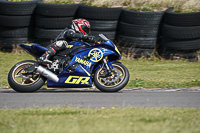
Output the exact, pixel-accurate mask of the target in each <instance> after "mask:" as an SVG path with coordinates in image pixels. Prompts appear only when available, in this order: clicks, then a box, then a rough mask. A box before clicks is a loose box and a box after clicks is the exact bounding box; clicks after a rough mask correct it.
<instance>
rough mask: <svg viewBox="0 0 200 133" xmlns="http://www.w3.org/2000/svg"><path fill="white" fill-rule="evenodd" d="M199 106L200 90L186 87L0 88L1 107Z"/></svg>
mask: <svg viewBox="0 0 200 133" xmlns="http://www.w3.org/2000/svg"><path fill="white" fill-rule="evenodd" d="M58 106H60V107H63V106H69V107H79V108H101V107H106V108H110V107H115V108H121V107H122V108H124V107H197V108H199V107H200V91H199V90H195V91H194V90H193V91H191V90H187V89H169V90H163V89H145V90H134V89H130V90H123V91H119V92H117V93H103V92H100V91H98V90H77V89H75V90H73V89H70V90H69V89H51V90H40V91H37V92H35V93H16V92H15V91H13V90H6V89H3V90H0V108H1V109H2V108H4V109H5V108H34V107H41V108H42V107H58Z"/></svg>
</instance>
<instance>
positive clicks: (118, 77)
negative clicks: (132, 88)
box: [94, 63, 129, 92]
mask: <svg viewBox="0 0 200 133" xmlns="http://www.w3.org/2000/svg"><path fill="white" fill-rule="evenodd" d="M112 65H113V69H112V72H111V73H112V75H111V76H103V74H104V71H105V70H104V69H102V68H98V69H97V71H96V72H95V75H94V84H95V86H96V87H97V88H98V89H99V90H101V91H103V92H117V91H119V90H121V89H123V88H124V87H125V86H126V84H127V83H128V81H129V72H128V69H127V68H126V67H125V66H124V65H122V64H121V63H113V64H112Z"/></svg>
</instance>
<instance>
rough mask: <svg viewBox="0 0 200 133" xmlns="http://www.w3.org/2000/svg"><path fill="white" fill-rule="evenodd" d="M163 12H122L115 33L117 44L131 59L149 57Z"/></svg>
mask: <svg viewBox="0 0 200 133" xmlns="http://www.w3.org/2000/svg"><path fill="white" fill-rule="evenodd" d="M163 14H164V12H136V11H129V10H125V9H124V10H123V11H122V13H121V17H120V21H119V27H118V31H117V35H118V37H117V38H118V43H119V45H120V46H122V47H124V48H123V49H122V50H125V51H127V48H128V49H129V50H128V53H129V54H130V56H131V57H134V58H138V57H141V56H143V57H150V56H151V54H152V53H153V51H154V48H155V46H156V42H157V36H158V31H159V25H160V23H161V19H162V17H163Z"/></svg>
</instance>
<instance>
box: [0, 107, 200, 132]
mask: <svg viewBox="0 0 200 133" xmlns="http://www.w3.org/2000/svg"><path fill="white" fill-rule="evenodd" d="M0 116H1V119H0V131H1V133H11V132H19V133H35V132H36V133H50V132H57V133H64V132H67V133H80V132H81V133H96V132H103V133H112V132H114V133H132V132H136V133H149V132H152V133H173V132H176V133H179V132H180V133H189V132H190V133H197V132H200V127H199V123H200V109H198V108H124V109H120V108H117V109H116V108H114V107H112V108H109V109H105V108H103V107H102V108H101V109H77V108H68V107H64V108H60V107H57V108H43V109H39V108H35V109H13V110H11V109H5V110H0Z"/></svg>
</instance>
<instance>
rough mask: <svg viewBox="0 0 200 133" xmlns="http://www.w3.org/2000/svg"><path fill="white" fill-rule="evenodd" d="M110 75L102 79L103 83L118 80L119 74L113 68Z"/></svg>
mask: <svg viewBox="0 0 200 133" xmlns="http://www.w3.org/2000/svg"><path fill="white" fill-rule="evenodd" d="M111 73H112V75H111V76H108V77H106V78H102V80H103V81H104V82H105V83H114V82H116V81H117V80H118V79H119V78H120V72H119V71H118V70H117V69H116V68H113V69H112V72H111Z"/></svg>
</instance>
